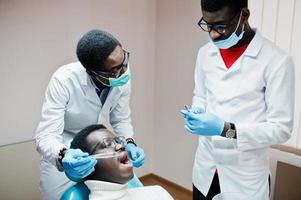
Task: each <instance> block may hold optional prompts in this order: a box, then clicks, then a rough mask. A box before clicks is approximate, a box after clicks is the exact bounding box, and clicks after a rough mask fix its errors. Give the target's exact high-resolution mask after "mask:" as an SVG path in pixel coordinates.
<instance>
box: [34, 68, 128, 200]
mask: <svg viewBox="0 0 301 200" xmlns="http://www.w3.org/2000/svg"><path fill="white" fill-rule="evenodd" d="M130 93H131V87H130V82H129V83H127V84H126V85H124V86H122V87H113V88H111V89H110V92H109V94H108V96H107V99H106V101H105V103H104V105H102V104H101V101H100V98H99V96H98V95H97V93H96V91H95V86H94V84H93V82H92V81H91V79H90V77H89V76H88V74H87V73H86V70H85V68H84V67H83V66H82V65H81V64H80V63H79V62H76V63H71V64H68V65H65V66H62V67H60V68H59V69H58V70H57V71H56V72H55V73H54V74H53V76H52V77H51V80H50V82H49V85H48V87H47V90H46V94H45V100H44V103H43V108H42V119H41V121H40V123H39V125H38V128H37V130H36V136H35V140H36V145H37V150H38V151H39V153H40V154H41V156H42V157H41V166H40V168H41V181H40V189H41V192H42V195H43V198H44V199H59V198H60V196H61V195H62V193H63V192H64V191H65V190H66V188H68V187H69V186H71V185H72V184H74V183H72V182H71V181H69V180H68V178H67V177H66V176H65V174H64V172H59V171H58V169H57V165H56V160H57V157H58V153H59V150H60V149H62V148H63V147H68V146H69V144H70V141H71V140H72V138H73V137H74V135H75V134H76V133H78V132H79V131H80V130H82V129H83V128H85V127H86V126H89V125H91V124H97V123H102V124H105V125H108V124H110V125H111V126H112V127H113V129H114V132H115V133H116V134H118V135H123V136H125V137H126V138H127V137H133V128H132V125H131V118H130V108H129V99H130Z"/></svg>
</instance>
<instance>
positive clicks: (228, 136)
mask: <svg viewBox="0 0 301 200" xmlns="http://www.w3.org/2000/svg"><path fill="white" fill-rule="evenodd" d="M234 136H235V130H232V129H230V130H228V131H227V132H226V138H234Z"/></svg>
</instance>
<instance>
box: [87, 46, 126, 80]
mask: <svg viewBox="0 0 301 200" xmlns="http://www.w3.org/2000/svg"><path fill="white" fill-rule="evenodd" d="M123 52H124V59H123V62H122V63H121V64H120V65H118V66H116V67H114V70H112V72H106V71H98V70H91V69H87V71H88V72H90V75H91V74H93V75H94V76H98V77H100V78H104V79H108V78H118V77H119V76H121V73H120V72H121V70H122V69H123V68H127V67H128V64H129V59H130V52H128V51H126V50H123ZM117 74H118V76H117Z"/></svg>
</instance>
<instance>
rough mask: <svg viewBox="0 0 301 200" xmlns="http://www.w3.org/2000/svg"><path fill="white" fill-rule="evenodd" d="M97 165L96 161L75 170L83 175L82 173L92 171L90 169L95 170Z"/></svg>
mask: <svg viewBox="0 0 301 200" xmlns="http://www.w3.org/2000/svg"><path fill="white" fill-rule="evenodd" d="M96 163H97V161H96V160H91V161H90V162H89V163H86V164H85V165H82V166H78V167H76V168H75V170H76V171H77V172H78V173H80V174H82V173H85V171H87V170H90V168H94V166H95V165H96Z"/></svg>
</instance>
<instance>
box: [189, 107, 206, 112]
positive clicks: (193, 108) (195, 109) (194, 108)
mask: <svg viewBox="0 0 301 200" xmlns="http://www.w3.org/2000/svg"><path fill="white" fill-rule="evenodd" d="M188 111H189V112H193V113H203V112H205V110H204V108H201V107H192V108H190V109H189V110H188Z"/></svg>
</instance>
